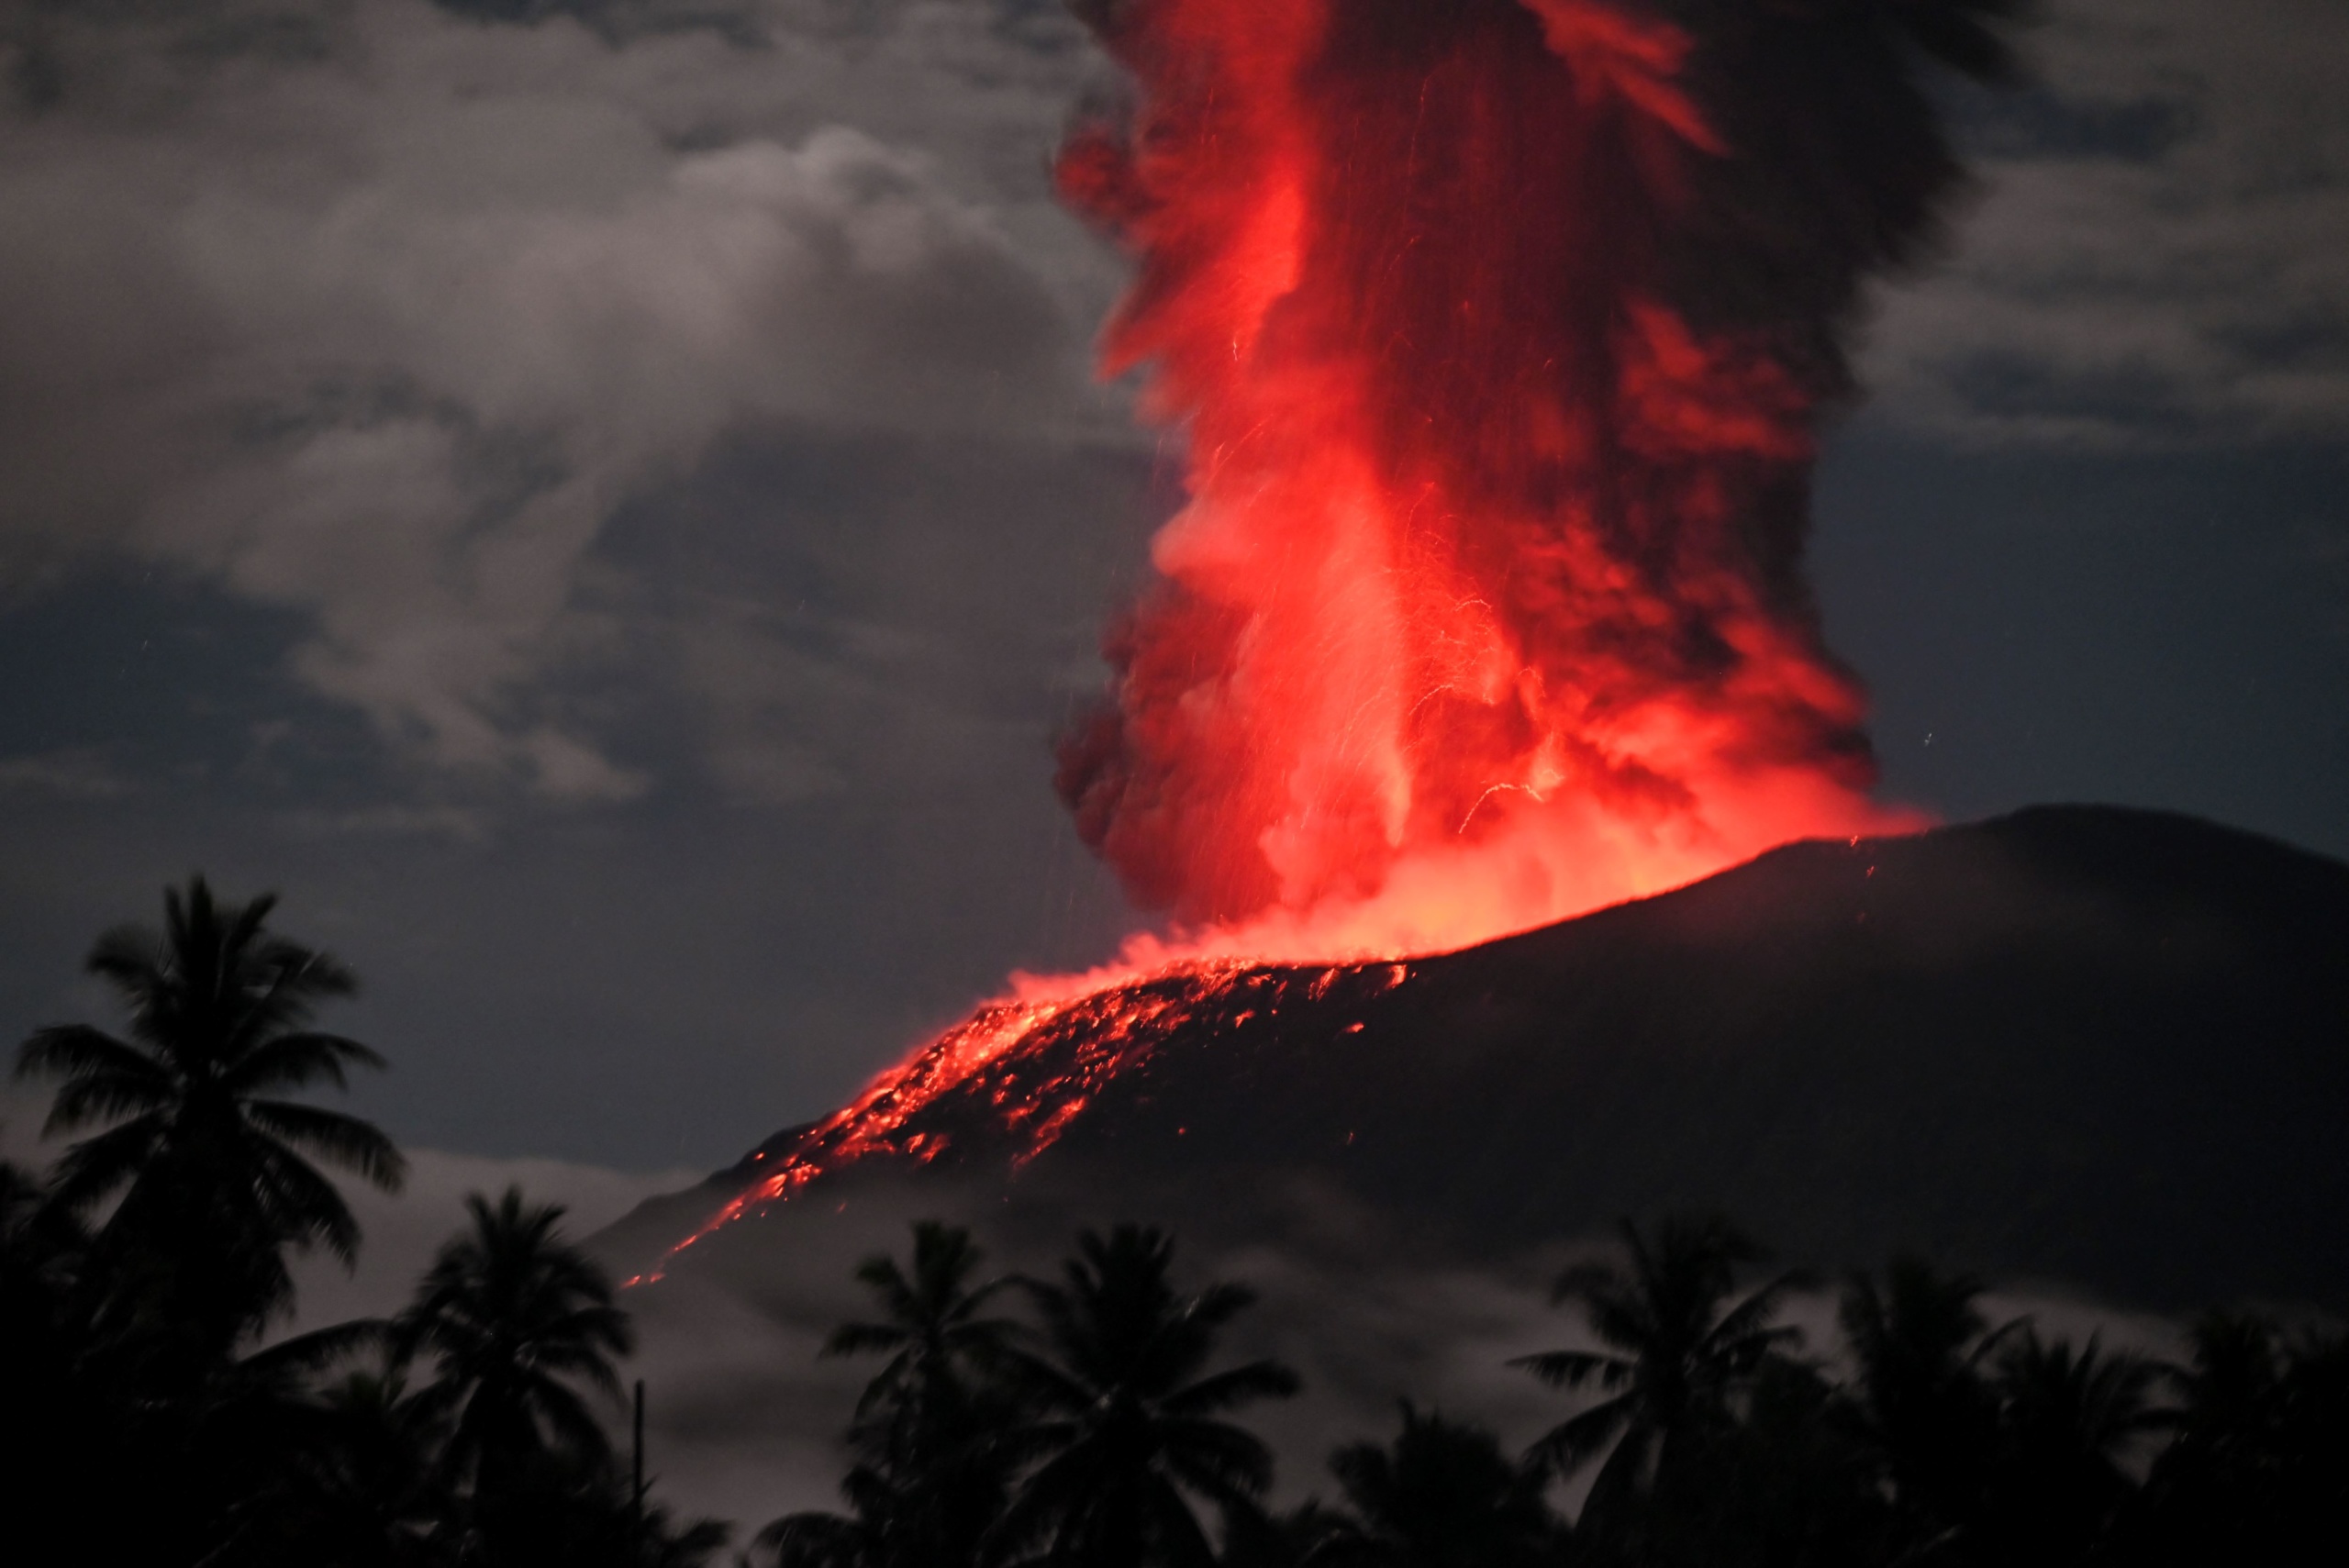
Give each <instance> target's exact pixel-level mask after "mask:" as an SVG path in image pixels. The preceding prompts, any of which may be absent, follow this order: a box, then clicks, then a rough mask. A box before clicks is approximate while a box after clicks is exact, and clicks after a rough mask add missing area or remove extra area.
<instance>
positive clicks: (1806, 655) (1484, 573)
mask: <svg viewBox="0 0 2349 1568" xmlns="http://www.w3.org/2000/svg"><path fill="white" fill-rule="evenodd" d="M1664 9H1665V8H1664V7H1663V6H1615V5H1599V4H1594V3H1591V0H1444V3H1442V4H1436V3H1434V0H1344V3H1343V4H1337V3H1333V0H1139V3H1136V4H1131V5H1126V6H1118V7H1114V8H1112V14H1111V17H1110V19H1109V20H1108V21H1107V22H1106V24H1105V28H1104V36H1105V38H1106V39H1107V41H1108V45H1109V47H1110V48H1111V49H1112V50H1114V52H1115V53H1116V54H1117V56H1118V57H1119V60H1120V61H1122V62H1123V63H1124V64H1125V65H1126V66H1127V67H1128V68H1129V69H1130V72H1132V75H1133V77H1134V80H1135V82H1136V84H1137V86H1138V89H1139V102H1138V105H1137V106H1136V108H1135V110H1134V112H1133V114H1132V116H1131V117H1130V120H1129V121H1127V122H1125V123H1122V124H1098V125H1094V126H1091V127H1088V128H1085V129H1083V130H1081V131H1080V132H1079V133H1078V134H1077V135H1076V136H1075V137H1074V139H1072V141H1071V143H1070V145H1069V147H1068V148H1067V150H1066V151H1065V153H1064V155H1063V160H1062V163H1061V183H1062V186H1063V190H1064V192H1065V193H1066V194H1067V195H1068V197H1069V199H1070V200H1071V201H1072V202H1073V203H1074V204H1075V205H1076V206H1079V207H1080V208H1081V209H1082V210H1084V211H1085V212H1087V213H1089V214H1091V215H1093V216H1095V217H1097V218H1098V219H1099V220H1100V221H1102V222H1103V223H1104V224H1105V225H1107V226H1108V227H1109V228H1111V229H1112V231H1113V232H1114V233H1115V234H1116V235H1117V236H1118V237H1119V239H1121V240H1122V241H1123V242H1124V243H1125V244H1126V245H1127V246H1128V247H1129V248H1130V250H1132V251H1133V253H1134V254H1135V256H1136V257H1137V259H1138V261H1139V263H1140V276H1139V279H1138V281H1137V283H1136V284H1135V285H1134V288H1133V291H1132V293H1131V294H1130V296H1129V297H1128V299H1127V301H1126V302H1125V305H1124V306H1123V307H1122V308H1121V310H1120V311H1119V315H1118V317H1117V318H1116V319H1115V321H1114V322H1113V323H1112V325H1111V327H1110V329H1109V332H1108V340H1107V354H1106V361H1107V368H1108V370H1109V371H1110V372H1112V373H1119V372H1123V371H1125V370H1128V369H1130V368H1132V367H1136V366H1146V367H1148V371H1149V382H1148V390H1147V395H1146V399H1145V409H1146V411H1147V413H1148V414H1149V416H1150V417H1152V418H1154V419H1156V420H1158V421H1160V422H1162V423H1165V424H1168V425H1171V426H1179V427H1181V428H1183V429H1184V430H1185V431H1186V435H1187V439H1188V443H1189V450H1190V472H1189V492H1190V501H1189V505H1187V506H1186V507H1185V508H1184V509H1183V511H1182V513H1181V514H1180V515H1179V516H1178V517H1175V520H1174V521H1173V522H1171V523H1170V524H1169V525H1168V526H1167V527H1166V528H1165V529H1164V530H1163V532H1162V533H1161V534H1160V535H1159V537H1158V539H1157V540H1156V541H1155V547H1154V556H1155V562H1156V565H1157V567H1158V570H1159V573H1160V574H1161V581H1160V583H1159V584H1158V585H1157V586H1156V587H1155V588H1154V589H1153V590H1152V591H1151V592H1150V593H1149V594H1148V595H1146V596H1145V597H1144V598H1143V599H1142V600H1141V603H1140V604H1139V605H1137V606H1134V608H1133V609H1132V610H1131V612H1130V614H1129V615H1128V616H1127V617H1125V618H1124V620H1123V622H1122V623H1121V624H1120V625H1119V628H1117V630H1116V631H1115V633H1114V634H1113V636H1112V638H1111V639H1110V642H1109V645H1108V655H1109V658H1110V660H1111V662H1112V663H1113V665H1114V667H1115V669H1116V673H1117V681H1116V686H1115V690H1114V693H1113V695H1112V699H1111V700H1110V701H1109V702H1108V704H1106V705H1105V706H1103V707H1102V708H1101V709H1100V710H1099V711H1098V712H1097V714H1096V715H1095V716H1094V717H1093V718H1092V720H1091V722H1089V723H1088V724H1086V725H1085V726H1084V727H1082V728H1080V729H1079V730H1078V731H1077V732H1076V733H1075V734H1074V735H1072V736H1071V737H1069V739H1068V740H1066V742H1065V743H1064V745H1063V751H1062V759H1061V773H1060V781H1059V782H1060V785H1061V789H1062V793H1063V795H1064V797H1065V798H1066V799H1067V801H1068V802H1069V804H1070V806H1072V808H1073V809H1074V812H1075V815H1076V818H1077V823H1078V826H1079V828H1080V830H1081V831H1082V832H1083V834H1084V835H1085V839H1086V840H1087V841H1088V842H1090V843H1092V844H1093V845H1095V846H1096V847H1097V849H1098V850H1099V851H1100V852H1101V853H1102V854H1103V855H1105V856H1106V857H1107V858H1108V861H1109V862H1110V863H1111V864H1113V865H1114V866H1115V867H1116V868H1117V869H1118V871H1119V873H1120V874H1121V875H1122V877H1123V878H1124V880H1125V882H1126V884H1127V886H1128V888H1129V889H1130V892H1131V893H1132V894H1133V895H1134V896H1135V897H1136V898H1137V899H1138V900H1139V901H1141V902H1142V903H1143V904H1145V905H1147V906H1153V907H1164V908H1169V909H1171V910H1172V911H1173V912H1174V913H1175V916H1176V917H1177V918H1178V919H1179V920H1181V921H1184V922H1186V923H1187V924H1193V925H1211V926H1224V927H1228V926H1230V925H1231V924H1233V923H1235V922H1241V923H1249V924H1252V925H1261V926H1262V927H1264V929H1266V936H1267V939H1268V940H1269V942H1270V945H1271V946H1272V947H1273V948H1274V949H1275V950H1277V951H1279V952H1280V953H1281V954H1282V956H1297V957H1306V956H1314V955H1317V954H1318V953H1319V952H1322V951H1397V950H1403V951H1427V950H1430V949H1436V948H1444V947H1454V946H1459V945H1462V944H1464V943H1467V942H1472V941H1475V940H1482V939H1485V938H1488V937H1492V936H1496V935H1498V934H1501V933H1502V932H1505V931H1509V930H1515V929H1523V928H1525V927H1527V926H1531V925H1534V924H1537V923H1541V922H1543V921H1546V920H1552V919H1557V918H1561V917H1565V916H1568V915H1572V914H1576V913H1579V912H1582V911H1584V910H1587V909H1590V908H1593V907H1596V906H1599V905H1603V904H1607V903H1610V902H1614V901H1616V900H1619V899H1621V898H1624V897H1627V896H1632V895H1639V894H1642V893H1650V892H1654V891H1658V890H1660V889H1662V888H1664V887H1668V886H1671V885H1675V884H1680V883H1684V882H1687V881H1688V880H1690V879H1692V878H1694V877H1698V876H1701V875H1703V874H1706V873H1709V872H1712V871H1715V870H1718V869H1720V868H1721V867H1723V866H1726V865H1729V864H1731V863H1734V862H1738V861H1741V860H1743V859H1745V858H1747V857H1749V856H1751V855H1753V853H1755V852H1758V851H1761V850H1763V849H1765V848H1768V847H1769V846H1771V845H1774V844H1777V843H1781V842H1784V841H1786V840H1789V839H1793V838H1798V837H1804V836H1809V835H1816V834H1841V833H1849V832H1854V831H1861V830H1867V829H1875V828H1885V827H1887V826H1895V825H1897V824H1896V822H1895V821H1894V820H1893V819H1892V818H1890V817H1887V815H1886V814H1885V813H1883V812H1881V811H1880V810H1878V809H1877V808H1876V806H1873V805H1872V804H1871V803H1870V802H1869V800H1868V798H1867V794H1866V792H1867V790H1868V788H1869V786H1870V785H1871V784H1872V783H1873V782H1874V777H1875V767H1874V763H1873V761H1872V759H1871V757H1870V754H1869V751H1868V746H1867V742H1866V740H1865V736H1864V734H1863V733H1862V730H1861V720H1862V717H1863V712H1864V706H1865V705H1864V701H1863V697H1862V694H1861V692H1860V689H1859V687H1858V685H1857V684H1856V683H1855V682H1854V680H1853V679H1852V677H1851V676H1850V675H1849V674H1848V673H1847V672H1846V671H1845V670H1844V669H1843V668H1842V666H1841V665H1840V664H1839V663H1838V662H1836V661H1835V660H1834V659H1833V657H1832V656H1831V655H1830V654H1829V653H1828V652H1827V651H1826V649H1825V647H1824V646H1823V644H1822V643H1821V641H1820V636H1819V629H1818V622H1817V616H1816V613H1815V610H1814V607H1813V605H1812V602H1811V598H1810V594H1809V588H1808V586H1807V584H1806V583H1805V582H1804V579H1803V576H1802V573H1801V555H1802V547H1803V539H1804V534H1805V530H1806V527H1807V509H1808V495H1809V472H1810V468H1811V462H1812V457H1813V427H1814V423H1815V419H1816V416H1817V414H1818V412H1819V410H1820V406H1821V405H1822V403H1823V402H1826V401H1828V400H1830V399H1831V398H1832V397H1833V396H1834V395H1838V394H1840V393H1841V392H1842V390H1843V388H1844V385H1845V373H1844V367H1843V363H1842V357H1841V354H1840V352H1839V351H1838V350H1837V349H1836V348H1835V344H1834V329H1835V328H1837V327H1838V326H1839V325H1840V323H1841V320H1842V317H1843V316H1844V315H1845V314H1846V313H1848V311H1849V310H1850V308H1851V305H1852V301H1853V296H1854V290H1855V288H1856V285H1857V283H1858V280H1859V278H1860V276H1861V275H1862V273H1863V272H1864V271H1865V268H1866V267H1867V266H1869V265H1871V264H1874V263H1876V262H1878V261H1882V260H1884V259H1885V257H1884V256H1883V255H1882V254H1881V252H1882V251H1884V250H1887V246H1886V245H1884V244H1879V245H1877V246H1876V247H1875V252H1876V253H1871V251H1870V250H1868V249H1866V248H1865V247H1863V248H1861V249H1859V250H1857V252H1856V253H1851V252H1849V251H1847V253H1845V254H1842V255H1835V256H1829V257H1825V258H1813V257H1809V256H1798V257H1797V258H1796V259H1797V260H1798V261H1814V260H1819V261H1824V267H1823V269H1822V272H1823V275H1814V276H1809V277H1798V278H1797V279H1796V281H1795V282H1794V283H1793V284H1791V285H1790V286H1787V287H1780V288H1776V289H1773V288H1771V287H1770V286H1769V280H1768V279H1767V278H1766V277H1765V276H1757V275H1756V274H1757V273H1759V272H1766V270H1767V268H1768V266H1769V264H1770V263H1771V262H1772V261H1776V259H1777V258H1776V257H1775V256H1774V255H1772V254H1770V253H1769V252H1770V249H1771V247H1772V246H1773V245H1774V244H1776V242H1777V237H1776V236H1774V235H1771V234H1770V233H1768V232H1767V230H1766V228H1764V227H1763V225H1762V221H1761V219H1759V218H1756V217H1753V215H1752V214H1750V213H1744V212H1741V211H1740V210H1739V207H1738V203H1739V201H1740V200H1741V199H1747V200H1750V199H1751V197H1752V196H1753V195H1755V194H1756V193H1755V192H1753V191H1748V192H1746V193H1744V194H1743V197H1742V198H1741V195H1740V194H1739V193H1737V192H1736V191H1734V190H1733V189H1732V187H1733V185H1734V183H1735V182H1736V181H1738V180H1741V179H1743V178H1745V177H1746V176H1747V175H1748V174H1749V173H1750V170H1749V168H1748V166H1749V165H1751V164H1753V162H1755V161H1756V160H1755V159H1754V158H1753V157H1750V156H1747V155H1744V154H1742V152H1741V151H1740V150H1739V145H1738V138H1737V136H1736V134H1735V133H1736V132H1738V131H1741V130H1742V131H1748V132H1758V133H1759V134H1757V135H1756V137H1755V139H1757V140H1763V141H1766V142H1769V143H1778V142H1784V141H1786V140H1788V139H1789V134H1788V132H1789V128H1788V127H1787V125H1785V124H1771V123H1768V122H1770V121H1771V120H1773V119H1776V120H1778V121H1785V120H1787V119H1791V118H1796V117H1799V114H1800V110H1799V108H1798V107H1792V106H1790V107H1789V108H1788V109H1787V111H1784V112H1777V113H1775V114H1774V112H1773V110H1772V107H1771V106H1767V105H1764V106H1761V108H1760V109H1759V111H1758V112H1757V111H1756V109H1755V106H1753V104H1751V103H1750V102H1741V101H1739V100H1738V99H1737V98H1736V95H1729V94H1717V95H1712V96H1719V97H1723V98H1724V99H1726V100H1727V101H1726V102H1725V103H1724V104H1723V105H1722V106H1721V107H1722V108H1723V109H1724V110H1725V111H1726V113H1724V114H1717V112H1716V107H1715V106H1714V104H1713V103H1712V102H1711V101H1709V97H1708V96H1707V95H1703V94H1700V91H1699V89H1700V87H1702V86H1705V85H1707V84H1713V83H1723V82H1728V81H1732V80H1734V76H1733V72H1735V71H1737V70H1738V69H1740V68H1742V67H1746V66H1749V65H1753V64H1754V61H1751V60H1749V59H1748V58H1747V57H1748V56H1754V55H1765V56H1766V55H1767V54H1769V53H1770V52H1771V51H1772V50H1780V49H1782V46H1785V45H1787V44H1798V45H1799V44H1804V43H1805V42H1806V40H1804V39H1802V38H1801V37H1800V35H1801V34H1802V33H1803V31H1804V30H1805V29H1804V28H1801V27H1798V26H1796V25H1795V23H1794V22H1792V21H1789V20H1787V19H1786V18H1785V17H1781V18H1780V20H1779V21H1778V22H1777V23H1758V22H1749V23H1741V24H1738V25H1737V26H1736V27H1733V28H1725V29H1724V30H1725V31H1726V32H1728V33H1729V34H1730V36H1729V37H1727V38H1726V39H1723V40H1720V41H1719V42H1717V43H1716V44H1714V45H1713V46H1712V47H1710V48H1709V49H1708V48H1702V47H1700V45H1699V42H1698V39H1695V38H1694V37H1693V36H1692V35H1691V34H1690V33H1688V32H1687V31H1684V30H1682V29H1681V28H1678V27H1675V26H1674V25H1672V24H1671V23H1669V22H1668V21H1666V20H1665V19H1664ZM1671 9H1673V10H1675V11H1690V12H1701V11H1703V9H1704V8H1703V7H1698V6H1687V5H1680V6H1673V7H1671ZM1713 9H1714V10H1716V11H1722V12H1724V14H1726V13H1727V12H1728V11H1733V10H1736V9H1738V8H1736V7H1729V8H1723V7H1714V8H1713ZM1745 9H1748V10H1752V11H1755V12H1760V13H1765V14H1766V13H1770V12H1773V11H1776V12H1782V13H1785V14H1787V17H1792V16H1794V15H1796V14H1798V13H1800V12H1801V11H1802V10H1803V9H1804V7H1801V6H1780V7H1747V8H1745ZM1834 9H1840V10H1841V11H1843V12H1852V11H1857V10H1865V9H1866V7H1865V6H1842V7H1840V8H1834ZM1878 25H1880V24H1878ZM1773 27H1775V28H1776V32H1777V33H1781V34H1785V35H1787V36H1786V37H1783V38H1779V37H1774V38H1772V39H1765V40H1758V35H1760V34H1763V33H1768V32H1770V31H1771V30H1772V28H1773ZM1809 30H1810V31H1812V32H1818V33H1820V34H1822V35H1823V36H1821V37H1820V38H1816V39H1809V40H1807V47H1809V48H1810V49H1812V50H1814V51H1815V52H1819V53H1822V54H1826V55H1830V56H1832V54H1833V51H1834V50H1839V49H1844V50H1847V49H1848V47H1849V45H1850V44H1851V42H1852V41H1853V40H1852V39H1849V38H1846V37H1843V36H1842V34H1833V35H1831V36H1824V35H1828V34H1829V29H1828V27H1827V24H1826V23H1824V22H1819V23H1814V24H1810V25H1809ZM1757 40H1758V41H1757ZM1765 44H1766V46H1767V47H1765ZM1768 63H1769V61H1767V60H1766V59H1765V60H1764V61H1761V65H1762V67H1763V68H1765V70H1766V67H1767V65H1768ZM1896 69H1897V68H1896ZM1780 72H1781V74H1783V73H1784V68H1783V66H1781V67H1780ZM1822 85H1830V86H1831V85H1832V83H1812V86H1813V88H1814V90H1816V89H1817V88H1819V87H1820V86H1822ZM1751 96H1752V95H1751V94H1750V93H1749V94H1748V95H1747V97H1749V98H1750V97H1751ZM1787 96H1788V98H1789V99H1798V98H1799V97H1800V96H1801V94H1800V93H1799V92H1798V91H1792V90H1790V91H1789V92H1788V93H1787ZM1723 119H1728V120H1731V121H1733V122H1734V123H1733V124H1723V123H1721V121H1722V120H1723ZM1748 122H1758V123H1753V124H1749V123H1748ZM1846 139H1847V140H1848V139H1849V138H1848V136H1847V137H1846ZM1892 156H1895V157H1898V156H1899V153H1898V152H1897V151H1896V152H1895V153H1893V154H1892ZM1926 172H1927V173H1928V174H1931V173H1932V171H1930V170H1929V171H1926ZM1912 173H1913V172H1912ZM1839 177H1840V176H1839ZM1845 183H1849V182H1848V181H1847V182H1845ZM1911 183H1914V181H1913V179H1912V181H1911ZM1765 185H1766V182H1765ZM1760 194H1762V195H1765V196H1768V197H1772V198H1775V197H1776V195H1777V194H1778V193H1776V191H1775V190H1764V191H1762V192H1761V193H1760ZM1841 194H1842V193H1841V192H1840V190H1833V191H1831V192H1830V193H1828V195H1830V196H1832V195H1841ZM1901 194H1902V195H1909V192H1908V191H1907V190H1906V189H1905V188H1904V190H1903V192H1902V193H1901ZM1815 205H1817V204H1815ZM1912 205H1914V204H1913V202H1912ZM1779 207H1780V210H1779V211H1778V212H1777V213H1776V214H1767V213H1765V215H1764V216H1765V217H1772V216H1775V217H1787V218H1791V219H1793V220H1796V221H1803V220H1806V219H1808V218H1809V217H1811V216H1812V215H1807V214H1804V213H1802V212H1801V211H1800V210H1799V204H1793V205H1792V207H1791V209H1790V207H1789V204H1785V203H1780V204H1779ZM1918 210H1919V212H1920V214H1921V211H1922V208H1921V207H1919V209H1918ZM1833 217H1834V215H1832V214H1828V215H1824V216H1823V217H1820V219H1819V221H1820V222H1821V223H1823V224H1826V225H1828V226H1830V227H1831V224H1832V221H1833ZM1901 218H1902V215H1901V214H1900V213H1898V212H1895V213H1891V214H1888V215H1887V225H1888V226H1889V227H1893V228H1898V227H1899V225H1900V221H1901ZM1741 225H1745V226H1750V227H1752V228H1753V229H1754V230H1755V232H1753V233H1747V232H1742V229H1741ZM1887 238H1888V237H1887ZM1742 296H1751V297H1742Z"/></svg>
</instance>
